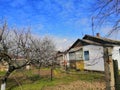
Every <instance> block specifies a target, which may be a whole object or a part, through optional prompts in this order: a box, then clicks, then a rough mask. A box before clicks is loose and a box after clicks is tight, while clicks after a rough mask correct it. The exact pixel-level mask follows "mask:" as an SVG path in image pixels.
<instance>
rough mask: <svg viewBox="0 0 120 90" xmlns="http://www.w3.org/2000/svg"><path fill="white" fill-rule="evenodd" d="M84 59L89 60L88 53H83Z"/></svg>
mask: <svg viewBox="0 0 120 90" xmlns="http://www.w3.org/2000/svg"><path fill="white" fill-rule="evenodd" d="M84 59H85V60H89V51H84Z"/></svg>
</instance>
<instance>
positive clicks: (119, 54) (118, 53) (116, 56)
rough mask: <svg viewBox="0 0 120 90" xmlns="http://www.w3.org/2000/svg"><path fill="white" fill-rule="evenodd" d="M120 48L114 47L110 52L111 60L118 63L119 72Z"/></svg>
mask: <svg viewBox="0 0 120 90" xmlns="http://www.w3.org/2000/svg"><path fill="white" fill-rule="evenodd" d="M119 49H120V46H115V47H114V48H113V52H112V58H113V59H114V60H117V61H118V68H119V70H120V51H119Z"/></svg>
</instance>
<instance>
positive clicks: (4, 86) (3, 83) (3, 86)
mask: <svg viewBox="0 0 120 90" xmlns="http://www.w3.org/2000/svg"><path fill="white" fill-rule="evenodd" d="M5 89H6V82H2V84H1V90H5Z"/></svg>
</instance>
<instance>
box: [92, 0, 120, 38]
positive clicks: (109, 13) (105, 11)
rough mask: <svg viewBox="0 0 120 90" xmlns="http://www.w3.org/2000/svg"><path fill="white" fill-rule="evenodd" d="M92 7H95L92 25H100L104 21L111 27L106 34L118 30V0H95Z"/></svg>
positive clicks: (119, 13)
mask: <svg viewBox="0 0 120 90" xmlns="http://www.w3.org/2000/svg"><path fill="white" fill-rule="evenodd" d="M92 8H94V9H95V13H94V15H93V17H92V20H93V22H94V24H92V25H94V26H98V25H99V26H101V25H103V24H106V23H109V24H110V25H112V29H111V30H110V31H109V33H108V34H107V35H106V36H109V35H111V34H112V33H113V32H115V31H118V30H120V0H97V1H95V3H94V5H93V6H92Z"/></svg>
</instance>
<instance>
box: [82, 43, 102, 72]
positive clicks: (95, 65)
mask: <svg viewBox="0 0 120 90" xmlns="http://www.w3.org/2000/svg"><path fill="white" fill-rule="evenodd" d="M84 51H89V60H85V61H84V68H85V69H86V70H95V71H104V59H103V47H102V46H95V45H87V46H84V47H83V58H84Z"/></svg>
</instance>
